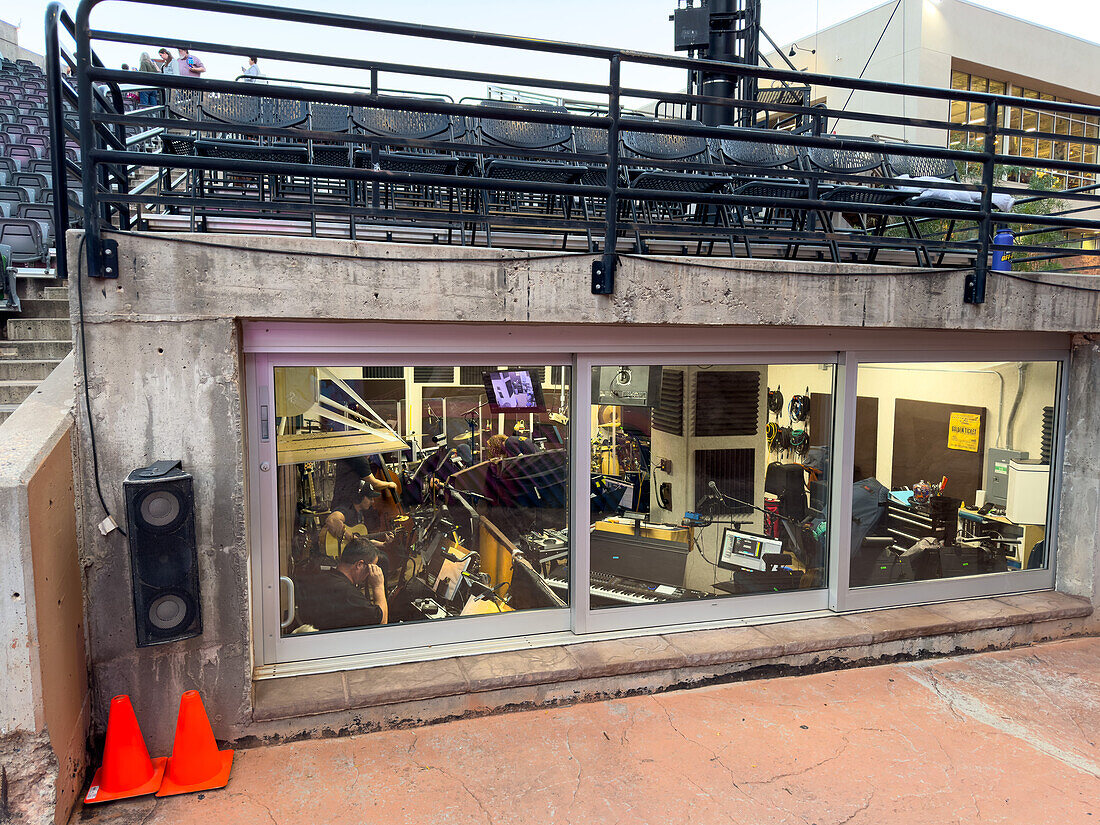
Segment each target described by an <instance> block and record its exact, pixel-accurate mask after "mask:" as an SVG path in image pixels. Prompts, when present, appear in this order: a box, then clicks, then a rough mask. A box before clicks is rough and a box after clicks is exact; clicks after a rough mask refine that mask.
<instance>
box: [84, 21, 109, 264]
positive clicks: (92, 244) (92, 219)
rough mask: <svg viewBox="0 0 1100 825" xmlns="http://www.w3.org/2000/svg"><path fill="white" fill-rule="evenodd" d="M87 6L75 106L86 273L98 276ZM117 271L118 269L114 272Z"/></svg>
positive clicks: (98, 245) (97, 222) (98, 248)
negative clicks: (77, 116) (78, 141)
mask: <svg viewBox="0 0 1100 825" xmlns="http://www.w3.org/2000/svg"><path fill="white" fill-rule="evenodd" d="M90 11H91V8H90V5H89V4H87V3H81V5H80V6H79V7H78V8H77V11H76V88H77V109H78V111H79V112H80V152H81V168H80V178H81V183H82V185H83V187H84V236H85V239H86V243H85V247H86V250H85V251H86V253H87V257H88V259H87V264H88V276H89V277H92V278H95V277H101V276H102V275H103V273H101V272H100V271H99V253H100V237H99V210H98V208H97V203H96V200H97V199H96V163H95V161H94V160H93V159H92V158H91V150H92V148H93V147H94V137H95V130H94V129H93V128H92V79H91V78H90V77H89V76H88V70H89V69H90V68H91V52H92V45H91V42H90V35H89V32H90V28H89V26H88V14H89V12H90ZM115 274H117V268H116V273H115Z"/></svg>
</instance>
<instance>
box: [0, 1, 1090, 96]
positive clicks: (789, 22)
mask: <svg viewBox="0 0 1100 825" xmlns="http://www.w3.org/2000/svg"><path fill="white" fill-rule="evenodd" d="M265 1H266V0H261V2H265ZM933 1H934V0H925V2H933ZM972 2H975V3H976V4H977V5H981V6H986V7H989V8H991V9H995V10H997V11H1000V12H1003V13H1005V14H1011V15H1014V16H1017V17H1020V18H1023V19H1025V20H1029V21H1031V22H1034V23H1038V24H1040V25H1044V26H1047V27H1049V28H1052V29H1056V30H1059V31H1064V32H1067V33H1069V34H1072V35H1075V36H1077V37H1084V38H1086V39H1090V40H1093V41H1100V2H1096V1H1095V0H1043V2H1041V3H1036V2H1035V0H972ZM267 4H268V5H283V6H286V5H292V6H295V7H299V8H309V9H315V10H318V11H328V12H335V13H342V14H352V15H356V16H364V17H378V18H385V19H396V20H401V21H403V22H409V23H420V24H430V25H438V26H450V27H455V28H461V29H475V30H481V31H489V32H500V33H505V34H514V35H522V36H528V37H539V38H544V39H550V40H564V41H571V42H579V43H592V44H597V45H605V46H615V47H618V48H624V49H633V50H637V51H645V52H661V53H672V24H671V23H670V22H669V19H668V18H669V15H670V14H671V12H672V10H673V8H675V5H676V0H540V1H539V2H535V1H534V0H457V1H456V0H419V1H417V0H414V1H413V2H407V3H405V4H402V5H395V4H394V3H392V2H389V3H381V2H377V0H359V1H358V2H356V1H355V0H293V2H291V3H267ZM47 5H48V3H47V2H46V0H0V19H2V20H5V21H7V22H10V23H14V24H17V25H20V26H21V28H20V37H19V40H20V44H21V45H23V46H24V47H26V48H29V49H31V50H33V51H37V52H40V53H41V52H43V51H44V49H45V46H44V42H43V23H42V21H43V19H44V15H45V9H46V6H47ZM63 5H64V6H65V7H66V8H67V9H68V10H69V12H70V14H73V15H74V16H75V9H76V6H77V3H76V1H75V0H64V2H63ZM878 5H882V0H764V2H763V26H764V28H765V29H766V30H767V32H768V33H769V34H770V35H771V36H772V38H773V39H774V40H776V42H779V43H789V42H791V41H795V40H802V41H803V42H806V43H807V44H808V45H809V46H810V47H812V43H810V42H808V41H811V40H812V38H807V36H808V35H810V34H811V33H812V32H814V31H816V30H817V29H819V28H822V27H825V26H828V25H831V24H834V23H838V22H840V21H842V20H845V19H847V18H849V17H851V16H853V15H856V14H859V13H861V12H863V11H866V10H867V9H870V8H874V7H875V6H878ZM92 26H93V28H101V29H111V30H114V31H124V32H130V33H135V34H141V35H143V36H148V38H149V40H148V46H147V47H146V48H144V49H143V47H141V46H130V45H127V44H110V43H104V44H102V45H97V46H96V50H97V52H98V53H99V54H100V56H101V57H102V58H103V59H104V62H105V63H107V64H108V65H118V64H120V63H123V62H126V63H129V64H131V65H135V64H136V63H137V60H138V57H139V55H140V53H141V51H142V50H148V51H149V52H150V53H151V54H155V52H156V49H157V46H158V43H157V35H158V33H161V34H170V35H171V36H175V37H179V38H189V39H194V40H205V41H217V42H220V43H232V44H237V45H239V46H241V47H242V50H247V48H249V46H252V45H255V46H266V47H268V48H278V49H288V50H290V49H299V50H302V51H314V52H320V53H323V54H328V55H339V56H343V57H353V58H359V59H376V60H384V61H391V62H402V63H412V64H419V65H432V66H445V67H448V66H449V67H460V68H468V69H472V70H478V71H485V72H491V73H512V74H522V75H528V76H544V77H555V78H563V79H568V80H572V81H575V82H597V83H599V82H605V81H606V79H607V64H606V62H602V61H596V60H591V59H582V58H573V57H570V58H563V57H557V56H550V55H545V56H544V55H535V54H532V53H529V52H522V51H517V50H503V49H491V48H487V47H477V46H469V45H465V44H449V43H441V42H438V41H436V42H430V41H424V40H418V39H415V38H399V37H394V36H382V35H375V34H370V33H356V32H350V31H334V30H332V29H328V28H325V29H321V28H317V27H307V26H296V25H290V24H281V23H272V24H269V23H267V22H266V21H255V20H252V21H249V20H243V19H240V18H233V17H230V16H227V15H210V14H195V13H192V12H188V11H184V10H178V9H169V8H158V7H157V6H156V5H155V4H154V3H149V4H138V3H129V2H120V1H119V0H110V2H103V3H101V4H100V5H99V6H97V8H96V9H95V11H94V12H93V15H92ZM303 43H309V44H310V45H309V46H308V47H306V46H303ZM871 45H872V44H868V49H870V47H871ZM763 50H764V51H768V49H767V48H766V47H765V48H764V49H763ZM201 57H202V58H203V59H204V61H205V62H206V65H207V68H208V70H209V71H208V74H207V77H218V78H225V79H231V78H233V77H234V76H235V75H236V74H238V73H239V72H240V71H242V70H243V65H244V64H245V60H244V57H243V56H230V55H212V54H201ZM261 67H262V69H263V71H264V73H265V74H266V75H267V76H269V77H277V76H278V77H281V76H285V75H291V76H293V77H294V78H296V79H305V80H327V81H337V82H346V83H351V84H364V83H365V78H364V77H363V76H361V75H357V74H355V73H354V72H352V71H351V70H332V69H326V68H322V67H306V66H302V65H296V66H287V65H279V64H274V63H272V62H271V61H265V60H261ZM623 82H624V84H631V85H638V86H642V87H644V88H650V89H675V88H682V83H683V78H682V72H680V71H679V70H676V71H673V70H670V69H661V68H656V67H637V66H632V67H629V68H628V69H627V70H624V75H623ZM443 85H444V86H445V88H444V90H445V91H447V92H449V93H450V94H451V95H452V96H453V97H455V98H456V99H457V98H459V97H461V96H463V95H471V96H475V97H481V96H484V94H485V84H484V83H480V84H475V83H461V82H447V83H445V84H443ZM382 86H383V87H390V88H401V89H404V90H416V89H419V90H425V91H427V90H432V91H437V90H439V89H440V87H441V81H437V80H428V79H423V78H411V77H408V76H401V77H397V76H392V75H391V76H389V77H383V78H382Z"/></svg>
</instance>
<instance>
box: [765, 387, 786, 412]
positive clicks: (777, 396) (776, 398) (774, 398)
mask: <svg viewBox="0 0 1100 825" xmlns="http://www.w3.org/2000/svg"><path fill="white" fill-rule="evenodd" d="M768 410H769V411H771V412H773V413H775V414H776V415H779V414H780V413H781V412H783V391H782V389H781V388H780V387H776V388H775V389H774V390H768Z"/></svg>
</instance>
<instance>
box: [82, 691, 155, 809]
mask: <svg viewBox="0 0 1100 825" xmlns="http://www.w3.org/2000/svg"><path fill="white" fill-rule="evenodd" d="M165 761H166V760H165V758H164V757H163V756H162V757H160V758H159V759H150V758H149V751H148V749H147V748H146V747H145V740H144V739H143V738H142V736H141V729H140V728H139V727H138V723H137V717H136V716H135V715H134V707H133V705H131V704H130V697H129V696H125V695H122V696H116V697H115V698H114V699H112V700H111V707H110V710H109V711H108V712H107V746H106V748H105V749H104V751H103V764H102V765H101V766H100V768H99V770H97V771H96V772H95V776H94V777H92V787H90V788H89V789H88V793H87V794H86V795H85V796H84V804H86V805H91V804H93V803H96V802H110V801H111V800H112V799H127V798H128V797H131V796H143V795H145V794H147V793H153V792H154V791H156V790H157V788H159V787H160V781H161V779H162V778H163V777H164V763H165Z"/></svg>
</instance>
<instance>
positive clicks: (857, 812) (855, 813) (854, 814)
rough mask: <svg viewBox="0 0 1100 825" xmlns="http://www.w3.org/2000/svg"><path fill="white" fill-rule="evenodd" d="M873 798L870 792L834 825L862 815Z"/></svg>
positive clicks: (845, 823)
mask: <svg viewBox="0 0 1100 825" xmlns="http://www.w3.org/2000/svg"><path fill="white" fill-rule="evenodd" d="M874 798H875V792H874V791H873V790H872V791H871V795H870V796H869V797H867V800H866V801H865V802H864V803H863V804H862V805H860V806H859V807H858V808H856V809H855V810H854V811H852V813H851V814H849V815H848V816H846V817H845V818H844V819H841V820H840V821H839V822H837V823H836V825H847V823H849V822H851V821H852V820H853V819H855V818H856V817H857V816H859V815H860V814H861V813H863V812H864V811H866V810H867V809H868V808H870V807H871V800H873V799H874ZM978 821H980V820H978Z"/></svg>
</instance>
